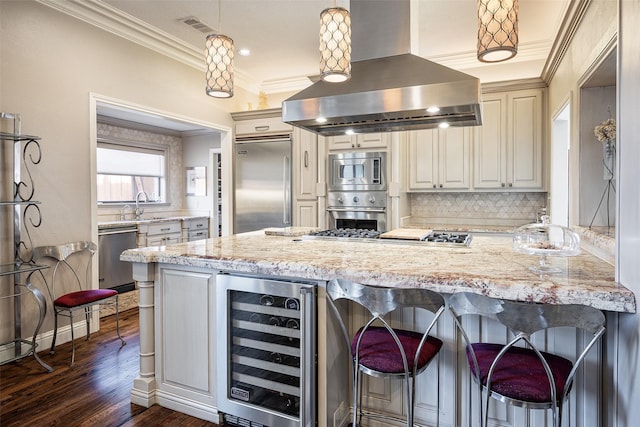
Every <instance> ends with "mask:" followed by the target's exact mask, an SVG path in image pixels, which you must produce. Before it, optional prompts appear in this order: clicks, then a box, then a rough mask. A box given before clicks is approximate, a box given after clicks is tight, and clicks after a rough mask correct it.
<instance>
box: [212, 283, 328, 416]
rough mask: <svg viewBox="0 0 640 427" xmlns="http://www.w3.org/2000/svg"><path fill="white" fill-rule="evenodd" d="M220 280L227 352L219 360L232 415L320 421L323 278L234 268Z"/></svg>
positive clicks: (224, 404) (225, 403)
mask: <svg viewBox="0 0 640 427" xmlns="http://www.w3.org/2000/svg"><path fill="white" fill-rule="evenodd" d="M217 286H218V292H219V294H218V296H219V297H221V299H219V301H225V304H224V305H225V310H221V311H220V312H219V313H218V325H219V326H218V329H219V330H222V325H226V331H225V334H221V335H224V341H223V340H222V339H221V341H223V342H221V343H220V344H221V345H222V346H223V347H224V348H225V353H224V354H226V357H223V358H220V359H219V361H218V372H219V374H221V378H220V381H219V383H218V384H219V387H224V390H221V389H219V399H220V402H219V407H220V410H221V412H223V413H224V414H225V422H226V423H228V424H230V425H234V424H236V423H237V425H244V424H246V421H247V420H248V421H252V422H259V423H260V424H261V425H264V426H274V427H275V426H307V425H309V426H311V425H313V423H312V422H310V420H313V419H314V418H315V365H314V361H315V334H314V331H315V289H316V288H315V286H314V285H313V284H305V283H293V282H287V281H279V280H270V279H259V278H252V277H244V276H231V275H219V276H218V283H217ZM222 298H224V299H222ZM222 311H224V312H226V313H224V314H223V313H222ZM221 338H222V336H221ZM222 376H224V377H225V378H224V381H222V380H223V378H222ZM243 423H244V424H243ZM252 425H253V424H252Z"/></svg>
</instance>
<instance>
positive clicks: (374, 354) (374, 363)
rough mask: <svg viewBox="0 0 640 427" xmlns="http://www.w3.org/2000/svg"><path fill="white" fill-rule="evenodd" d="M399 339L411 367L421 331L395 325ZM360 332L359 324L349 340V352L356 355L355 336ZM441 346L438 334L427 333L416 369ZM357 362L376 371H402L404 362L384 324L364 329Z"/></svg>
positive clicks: (422, 365)
mask: <svg viewBox="0 0 640 427" xmlns="http://www.w3.org/2000/svg"><path fill="white" fill-rule="evenodd" d="M395 332H396V334H397V335H398V338H399V339H400V343H401V344H402V347H403V348H404V351H405V353H406V356H407V364H408V367H409V371H411V370H412V369H413V361H414V359H415V355H416V351H417V349H418V345H419V344H420V340H421V339H422V334H420V333H418V332H413V331H405V330H402V329H395ZM361 334H362V328H361V329H360V330H359V331H358V332H357V333H356V335H355V336H354V337H353V341H352V342H351V354H352V355H353V356H354V357H355V353H356V344H357V342H358V338H359V337H360V335H361ZM441 347H442V341H441V340H439V339H438V338H435V337H432V336H429V337H427V339H426V341H425V343H424V345H423V347H422V351H421V352H420V356H419V358H418V366H417V368H416V369H417V370H420V369H421V368H423V367H424V366H426V365H427V364H428V363H429V361H430V360H431V359H433V358H434V357H435V356H436V354H438V351H439V350H440V348H441ZM359 363H360V365H363V366H366V367H367V368H369V369H372V370H374V371H378V372H385V373H397V374H402V373H404V364H403V362H402V354H401V353H400V349H399V348H398V345H397V344H396V342H395V340H394V339H393V336H392V335H391V334H390V333H389V331H388V330H387V329H386V328H384V327H377V326H374V327H370V328H369V329H367V331H366V332H365V333H364V336H363V338H362V342H361V343H360V360H359Z"/></svg>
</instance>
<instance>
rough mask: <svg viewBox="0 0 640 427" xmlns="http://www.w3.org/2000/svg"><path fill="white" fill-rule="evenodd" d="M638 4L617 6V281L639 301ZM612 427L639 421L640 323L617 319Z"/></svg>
mask: <svg viewBox="0 0 640 427" xmlns="http://www.w3.org/2000/svg"><path fill="white" fill-rule="evenodd" d="M638 22H640V1H638V0H620V32H619V36H620V42H619V46H618V55H619V58H618V60H619V63H618V141H619V148H618V171H619V172H618V209H617V210H618V222H617V223H618V227H617V243H618V262H617V273H618V274H617V276H618V277H617V280H618V281H619V282H620V283H622V284H623V285H624V286H626V287H627V288H629V289H631V290H632V291H634V292H635V294H636V302H637V301H638V295H640V263H639V262H638V260H639V259H640V168H639V167H638V163H639V161H640V120H638V112H640V80H639V79H638V76H639V75H640V53H639V50H640V31H638ZM619 320H620V324H619V331H618V339H619V345H618V349H619V354H618V372H617V378H616V388H615V392H616V393H615V394H616V397H617V401H618V408H617V414H618V416H617V424H616V425H615V426H616V427H633V426H636V425H638V420H640V404H639V403H640V367H639V365H638V360H639V356H640V317H639V316H638V314H623V315H620V318H619Z"/></svg>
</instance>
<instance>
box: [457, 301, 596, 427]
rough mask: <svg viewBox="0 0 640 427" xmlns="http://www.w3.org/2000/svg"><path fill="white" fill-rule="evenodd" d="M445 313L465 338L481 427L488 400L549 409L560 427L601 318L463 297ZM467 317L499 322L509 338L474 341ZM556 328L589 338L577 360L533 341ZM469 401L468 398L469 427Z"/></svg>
mask: <svg viewBox="0 0 640 427" xmlns="http://www.w3.org/2000/svg"><path fill="white" fill-rule="evenodd" d="M449 310H450V312H451V313H452V315H453V318H454V320H455V324H456V326H457V328H458V330H459V331H460V333H461V335H462V337H463V338H464V342H465V347H466V355H467V362H468V364H469V372H470V376H471V378H473V380H474V382H475V383H476V384H477V385H478V396H479V399H478V400H479V408H480V423H481V426H487V422H488V412H489V398H494V399H497V400H499V401H501V402H504V403H507V404H509V405H513V406H518V407H522V408H529V409H551V411H552V413H553V425H554V426H556V427H560V426H561V425H562V408H563V406H564V403H565V402H566V401H567V398H568V396H569V392H570V391H571V388H572V386H573V381H574V377H575V374H576V370H577V369H578V368H579V367H580V364H581V363H582V362H583V360H584V358H585V356H586V354H587V353H588V351H589V350H590V349H591V347H593V345H594V344H595V343H596V342H597V341H598V340H599V339H600V337H601V336H602V335H603V334H604V332H605V317H604V314H603V313H602V312H601V311H600V310H597V309H595V308H593V307H587V306H584V305H548V304H535V303H522V302H512V301H504V300H499V299H493V298H489V297H486V296H483V295H477V294H473V293H464V292H463V293H458V294H455V295H452V296H451V298H449ZM467 315H475V316H479V317H481V318H488V319H494V320H497V321H498V322H500V323H501V324H502V325H504V326H505V327H506V328H507V330H508V331H509V333H510V335H513V339H511V340H510V341H509V342H507V343H506V344H499V343H484V342H472V341H471V340H470V339H469V335H468V333H467V332H466V331H465V330H464V328H463V326H462V321H461V320H462V317H463V316H467ZM557 327H573V328H576V329H581V330H583V331H585V332H587V333H588V335H591V338H590V339H587V340H586V343H585V345H584V346H583V347H582V350H581V352H580V354H579V355H578V356H577V357H576V358H575V360H569V359H567V358H566V357H561V356H558V355H555V354H552V353H548V352H545V351H542V349H540V348H538V346H536V345H535V343H534V342H533V340H532V335H533V334H534V333H536V332H540V331H545V330H548V329H551V328H557ZM516 344H520V346H516ZM522 344H524V346H521V345H522ZM469 393H470V394H471V387H470V389H469ZM483 394H486V398H484V402H483ZM471 400H472V399H471V395H470V396H469V425H471V409H472V408H471ZM483 404H484V405H483ZM483 406H484V407H483Z"/></svg>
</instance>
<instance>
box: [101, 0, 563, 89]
mask: <svg viewBox="0 0 640 427" xmlns="http://www.w3.org/2000/svg"><path fill="white" fill-rule="evenodd" d="M369 1H371V2H374V1H382V0H369ZM386 1H398V0H386ZM92 2H93V3H98V4H99V3H104V4H105V5H108V6H109V7H112V8H115V9H116V10H117V11H119V12H123V13H125V14H126V15H130V16H132V17H135V18H137V19H139V20H141V21H143V22H145V23H147V24H149V25H150V26H151V27H153V28H156V29H158V30H160V31H161V32H163V33H166V35H167V36H168V37H170V38H175V39H177V40H178V41H180V42H184V43H186V44H187V45H188V46H190V47H191V48H192V49H194V50H195V51H197V52H199V53H200V54H201V55H203V53H202V52H203V51H204V39H205V37H206V34H208V33H209V31H207V30H205V32H200V31H198V30H196V29H194V28H193V27H190V26H188V25H186V24H185V23H183V22H182V20H183V19H184V18H188V17H195V18H197V19H198V20H199V21H201V22H202V23H203V24H205V25H207V26H209V27H210V28H212V29H214V31H218V30H220V32H222V33H224V34H226V35H227V36H229V37H231V38H232V39H233V40H234V43H235V48H236V58H235V70H236V78H237V82H236V84H237V85H239V86H245V88H246V89H249V90H251V91H253V92H255V93H257V92H259V91H264V92H265V93H267V94H268V93H273V92H284V91H286V90H287V89H289V90H299V89H301V87H299V86H300V85H307V84H308V83H309V81H308V79H307V78H306V77H307V76H313V75H317V74H318V62H319V53H318V31H319V26H320V24H319V16H320V12H321V11H322V10H323V9H325V8H327V7H330V6H332V5H333V4H334V3H337V5H339V6H344V7H346V8H349V2H348V0H339V1H337V2H336V1H330V0H322V1H319V0H223V1H218V0H173V1H170V0H135V1H133V0H93V1H92ZM568 5H569V0H520V2H519V23H518V25H519V40H520V41H519V51H518V54H517V55H516V57H515V58H513V59H511V60H509V61H506V62H504V63H499V64H482V63H480V62H479V61H478V60H477V59H476V37H477V0H411V21H412V22H411V34H412V36H411V37H412V40H411V42H412V49H411V50H412V53H414V54H417V55H419V56H422V57H424V58H426V59H429V60H431V61H434V62H437V63H440V64H442V65H445V66H448V67H451V68H454V69H457V70H460V71H463V72H466V73H468V74H471V75H475V76H476V77H478V78H480V80H481V81H482V82H490V81H504V80H513V79H522V78H531V77H540V75H541V73H542V69H543V67H544V64H545V61H546V59H547V57H548V55H549V52H550V50H551V47H552V44H553V42H554V39H555V36H556V34H557V33H558V30H559V29H560V25H561V23H562V20H563V18H564V15H565V13H566V11H567V7H568ZM352 25H353V26H356V25H371V27H372V28H371V30H372V31H375V26H374V25H373V24H368V23H363V22H358V20H357V16H353V17H352ZM243 48H246V49H250V51H251V55H250V56H248V57H243V56H240V55H238V54H237V51H238V50H239V49H243ZM353 49H357V46H354V47H353ZM202 61H203V67H204V59H203V60H202Z"/></svg>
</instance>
